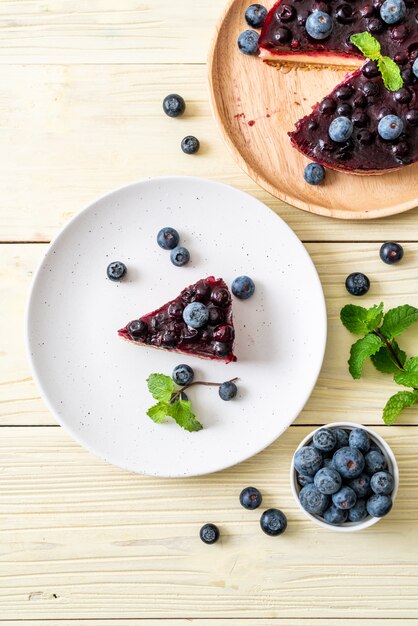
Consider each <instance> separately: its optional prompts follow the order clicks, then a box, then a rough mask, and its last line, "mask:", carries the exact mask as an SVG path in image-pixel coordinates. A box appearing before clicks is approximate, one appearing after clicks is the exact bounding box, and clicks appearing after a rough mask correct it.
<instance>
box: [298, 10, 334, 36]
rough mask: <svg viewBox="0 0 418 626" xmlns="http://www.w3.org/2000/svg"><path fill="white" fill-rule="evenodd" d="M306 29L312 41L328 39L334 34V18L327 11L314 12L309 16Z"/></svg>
mask: <svg viewBox="0 0 418 626" xmlns="http://www.w3.org/2000/svg"><path fill="white" fill-rule="evenodd" d="M305 28H306V32H307V33H308V35H309V36H310V37H312V39H319V40H320V39H326V37H328V36H329V35H330V34H331V32H332V28H333V22H332V17H331V16H330V15H329V14H328V13H325V11H317V10H316V11H313V12H312V13H311V14H310V15H308V18H307V20H306V24H305Z"/></svg>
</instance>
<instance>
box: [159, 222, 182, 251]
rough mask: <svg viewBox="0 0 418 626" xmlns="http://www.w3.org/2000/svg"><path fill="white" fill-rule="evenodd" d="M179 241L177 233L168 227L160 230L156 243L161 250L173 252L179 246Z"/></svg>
mask: <svg viewBox="0 0 418 626" xmlns="http://www.w3.org/2000/svg"><path fill="white" fill-rule="evenodd" d="M179 241H180V236H179V234H178V232H177V231H176V230H175V229H174V228H171V227H170V226H166V227H165V228H162V229H161V230H160V232H159V233H158V235H157V243H158V245H159V246H160V248H162V249H163V250H173V248H175V247H176V246H178V245H179Z"/></svg>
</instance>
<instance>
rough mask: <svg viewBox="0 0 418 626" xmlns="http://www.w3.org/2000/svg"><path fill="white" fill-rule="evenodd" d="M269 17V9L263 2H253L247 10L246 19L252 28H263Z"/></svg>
mask: <svg viewBox="0 0 418 626" xmlns="http://www.w3.org/2000/svg"><path fill="white" fill-rule="evenodd" d="M266 17H267V9H266V7H263V5H261V4H252V5H251V6H249V7H248V9H247V10H246V11H245V21H246V22H247V24H248V26H251V28H261V27H262V26H263V24H264V22H265V20H266Z"/></svg>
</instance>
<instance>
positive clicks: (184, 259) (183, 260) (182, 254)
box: [170, 246, 190, 267]
mask: <svg viewBox="0 0 418 626" xmlns="http://www.w3.org/2000/svg"><path fill="white" fill-rule="evenodd" d="M170 259H171V262H172V264H173V265H175V266H176V267H183V265H187V263H188V262H189V261H190V252H189V251H188V249H187V248H183V247H182V246H178V247H177V248H174V250H172V251H171V252H170Z"/></svg>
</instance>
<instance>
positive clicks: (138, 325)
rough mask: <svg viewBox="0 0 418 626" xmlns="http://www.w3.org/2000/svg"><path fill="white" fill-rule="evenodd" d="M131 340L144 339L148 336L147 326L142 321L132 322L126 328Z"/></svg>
mask: <svg viewBox="0 0 418 626" xmlns="http://www.w3.org/2000/svg"><path fill="white" fill-rule="evenodd" d="M128 332H129V336H130V337H131V339H142V340H143V339H145V337H146V336H147V334H148V324H147V323H146V322H143V321H142V320H133V322H131V323H130V324H129V327H128Z"/></svg>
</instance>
